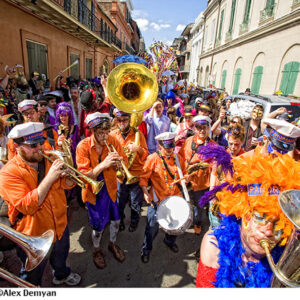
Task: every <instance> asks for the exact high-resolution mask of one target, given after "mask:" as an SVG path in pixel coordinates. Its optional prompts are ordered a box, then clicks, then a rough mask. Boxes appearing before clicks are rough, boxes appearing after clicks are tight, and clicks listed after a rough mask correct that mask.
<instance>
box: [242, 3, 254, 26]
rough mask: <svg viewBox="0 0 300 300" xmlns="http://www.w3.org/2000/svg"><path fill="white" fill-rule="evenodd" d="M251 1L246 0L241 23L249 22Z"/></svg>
mask: <svg viewBox="0 0 300 300" xmlns="http://www.w3.org/2000/svg"><path fill="white" fill-rule="evenodd" d="M251 2H252V1H251V0H247V3H246V8H245V15H244V21H243V23H246V24H248V22H249V15H250V7H251Z"/></svg>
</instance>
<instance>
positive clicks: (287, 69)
mask: <svg viewBox="0 0 300 300" xmlns="http://www.w3.org/2000/svg"><path fill="white" fill-rule="evenodd" d="M299 69H300V63H299V62H297V61H291V62H289V63H287V64H285V66H284V69H283V71H282V79H281V83H280V90H281V91H282V93H283V94H284V95H288V94H293V93H294V89H295V85H296V82H297V77H298V73H299Z"/></svg>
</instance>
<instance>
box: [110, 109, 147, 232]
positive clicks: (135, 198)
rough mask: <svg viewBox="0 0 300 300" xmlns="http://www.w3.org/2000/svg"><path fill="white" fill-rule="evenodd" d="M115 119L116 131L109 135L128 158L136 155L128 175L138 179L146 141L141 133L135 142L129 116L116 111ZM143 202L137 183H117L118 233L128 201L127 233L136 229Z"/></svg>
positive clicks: (134, 134)
mask: <svg viewBox="0 0 300 300" xmlns="http://www.w3.org/2000/svg"><path fill="white" fill-rule="evenodd" d="M116 118H117V126H118V129H116V130H114V131H113V132H112V133H111V135H112V136H114V137H115V138H116V139H117V140H118V141H120V142H121V145H122V147H123V148H124V149H125V150H127V155H128V157H131V156H132V155H133V153H136V156H135V158H134V160H133V161H132V164H131V168H130V173H131V174H132V175H133V176H136V177H139V176H140V175H141V173H142V170H143V166H144V162H145V160H146V158H147V156H148V148H147V143H146V139H145V137H144V135H143V134H142V133H141V132H138V134H139V141H138V142H136V134H137V133H136V130H135V129H133V128H132V127H130V118H131V115H130V114H129V113H126V112H123V111H120V110H117V111H116ZM137 130H138V129H137ZM143 200H144V194H143V191H142V189H141V187H140V185H139V182H138V181H137V182H135V183H132V184H128V183H127V182H126V178H125V180H124V181H123V182H122V183H121V182H119V181H118V191H117V201H118V205H119V213H120V218H121V219H120V231H122V230H124V229H125V224H124V218H125V214H124V209H125V206H126V203H127V202H128V201H130V203H131V206H130V207H131V220H130V225H129V228H128V231H129V232H134V231H135V230H136V229H137V226H138V223H139V219H140V212H141V207H142V203H143Z"/></svg>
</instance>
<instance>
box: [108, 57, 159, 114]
mask: <svg viewBox="0 0 300 300" xmlns="http://www.w3.org/2000/svg"><path fill="white" fill-rule="evenodd" d="M107 93H108V96H109V100H110V101H111V102H112V104H113V105H114V106H116V107H117V108H118V109H119V110H122V111H124V112H127V113H137V112H143V111H145V110H147V109H148V108H150V107H151V106H152V105H153V103H154V102H155V101H156V99H157V95H158V84H157V79H156V77H155V76H154V74H153V73H152V72H151V71H150V70H149V69H148V68H146V67H145V66H143V65H141V64H137V63H124V64H120V65H118V66H117V67H115V68H114V69H113V70H112V71H111V72H110V74H109V76H108V78H107Z"/></svg>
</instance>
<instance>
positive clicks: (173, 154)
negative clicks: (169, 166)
mask: <svg viewBox="0 0 300 300" xmlns="http://www.w3.org/2000/svg"><path fill="white" fill-rule="evenodd" d="M158 155H159V157H160V160H161V162H162V168H163V171H164V178H165V184H166V186H167V187H168V188H169V189H173V187H174V185H173V184H168V174H167V170H166V166H165V160H164V159H163V157H162V154H161V152H160V151H158ZM172 157H173V160H174V163H175V174H174V175H173V174H172V173H171V172H170V176H171V175H173V176H174V178H173V181H176V180H177V174H178V170H177V164H176V162H175V153H172ZM173 176H171V177H173Z"/></svg>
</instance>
